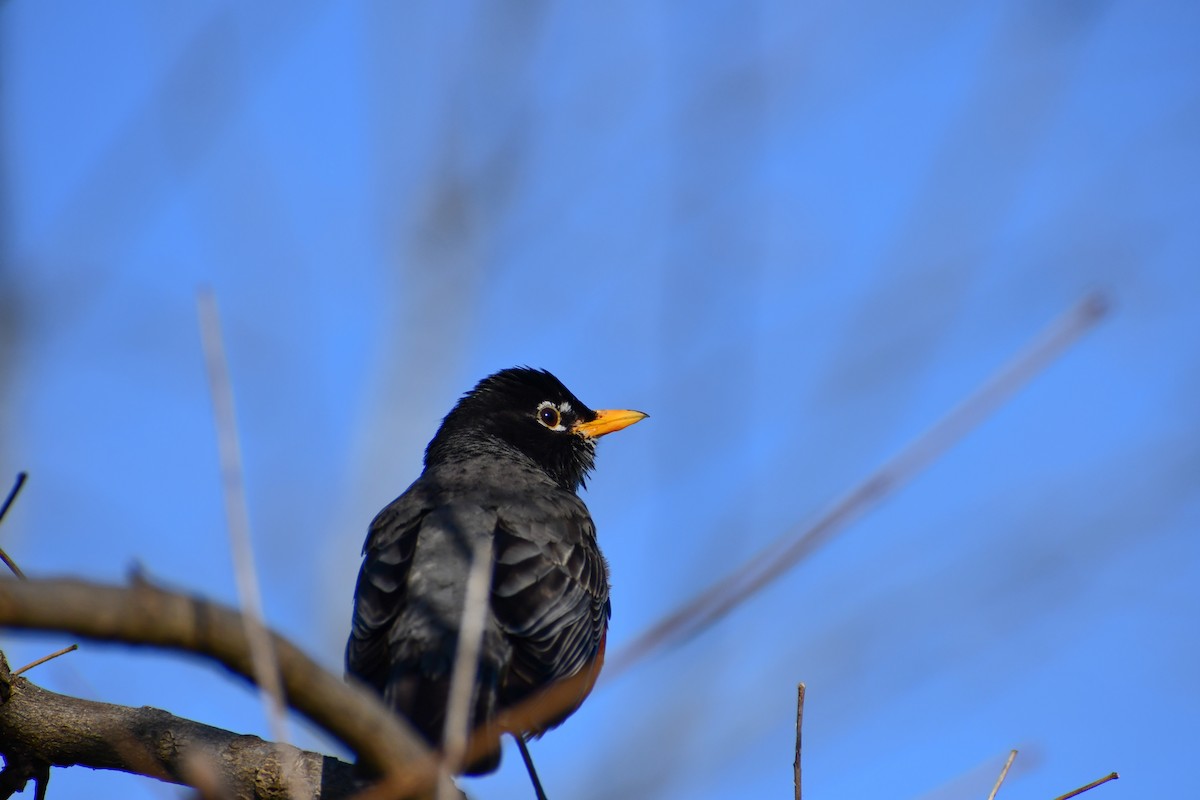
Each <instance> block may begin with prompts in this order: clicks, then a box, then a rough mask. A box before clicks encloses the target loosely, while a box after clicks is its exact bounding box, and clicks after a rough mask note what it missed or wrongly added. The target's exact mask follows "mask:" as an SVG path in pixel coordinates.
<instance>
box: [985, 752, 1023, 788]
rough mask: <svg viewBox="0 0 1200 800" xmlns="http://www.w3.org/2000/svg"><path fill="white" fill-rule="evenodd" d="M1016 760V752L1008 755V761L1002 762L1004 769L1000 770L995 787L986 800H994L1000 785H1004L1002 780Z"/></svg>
mask: <svg viewBox="0 0 1200 800" xmlns="http://www.w3.org/2000/svg"><path fill="white" fill-rule="evenodd" d="M1016 758H1017V751H1016V750H1013V751H1012V752H1011V753H1009V754H1008V760H1007V761H1005V762H1004V769H1002V770H1000V777H999V778H996V785H995V786H993V787H992V793H991V794H989V795H988V796H987V800H996V793H997V792H999V791H1000V784H1002V783H1004V779H1005V778H1007V777H1008V768H1009V767H1011V766H1012V764H1013V761H1015V760H1016Z"/></svg>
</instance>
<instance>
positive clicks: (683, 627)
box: [604, 294, 1108, 680]
mask: <svg viewBox="0 0 1200 800" xmlns="http://www.w3.org/2000/svg"><path fill="white" fill-rule="evenodd" d="M1107 308H1108V303H1107V301H1106V300H1105V298H1104V297H1103V296H1102V295H1100V294H1090V295H1088V296H1086V297H1085V298H1084V299H1083V300H1081V301H1080V302H1079V303H1078V304H1076V305H1075V306H1074V307H1073V308H1071V309H1070V310H1069V311H1067V312H1066V313H1065V314H1063V315H1062V316H1061V317H1059V318H1058V319H1057V320H1055V321H1054V323H1052V324H1051V325H1050V326H1049V327H1048V328H1047V329H1046V330H1045V331H1043V332H1042V333H1041V335H1039V336H1038V337H1037V338H1036V339H1035V340H1034V341H1033V342H1032V343H1031V344H1030V345H1028V346H1027V347H1026V348H1025V349H1024V350H1022V351H1021V352H1020V353H1019V354H1018V355H1017V356H1016V357H1015V358H1014V359H1013V360H1012V361H1010V362H1009V363H1008V364H1007V365H1005V366H1004V367H1002V368H1001V369H1000V370H999V371H997V372H996V373H994V374H993V375H992V377H991V378H990V379H989V380H988V381H987V382H986V383H984V384H983V386H981V387H980V388H979V389H978V390H976V392H975V393H974V394H972V395H970V396H969V397H968V398H967V399H966V400H965V401H964V402H963V403H962V404H961V405H959V406H957V407H956V408H954V409H953V410H951V411H950V412H949V413H948V414H947V415H946V416H944V417H942V418H941V419H940V420H939V421H938V422H937V423H936V424H935V425H934V426H933V427H932V428H930V429H929V430H927V431H926V432H925V433H924V434H923V435H921V436H919V437H917V439H916V440H914V441H913V442H912V443H911V444H909V445H908V447H906V448H905V449H903V450H902V451H900V453H899V454H898V455H896V456H895V457H894V458H892V459H891V460H890V461H888V462H887V463H885V464H884V465H883V466H882V467H881V468H880V469H878V470H877V471H876V472H875V473H874V474H872V475H871V476H870V477H868V478H867V479H866V480H865V481H863V482H862V483H861V484H859V485H858V486H857V487H856V488H855V489H854V490H852V491H851V492H850V493H849V494H847V495H845V496H844V497H842V498H841V499H840V500H838V501H837V502H836V503H834V504H833V505H832V506H831V507H830V508H828V509H827V510H826V511H825V512H824V513H823V514H822V515H821V516H819V517H818V518H817V519H816V521H815V522H813V523H811V524H809V525H807V526H798V527H796V528H793V529H792V530H789V531H787V532H786V533H785V534H784V535H783V536H781V537H780V538H779V539H777V540H776V541H775V542H773V543H772V544H770V545H768V546H767V547H766V548H764V549H763V550H762V551H760V552H759V553H758V555H756V556H754V557H753V558H751V559H750V560H749V561H748V562H747V563H746V564H745V565H744V566H742V567H741V568H740V569H738V570H736V571H735V572H733V573H732V574H730V575H728V576H726V577H725V578H722V579H721V580H719V581H717V582H716V583H715V584H713V585H712V586H710V587H708V588H707V589H705V590H704V591H702V592H700V593H699V594H697V595H696V597H695V598H693V599H692V600H691V601H689V602H688V603H686V604H684V605H683V606H682V607H680V608H679V609H678V610H677V611H675V612H674V613H672V614H670V615H669V616H667V617H666V618H664V619H663V620H662V621H660V622H658V623H657V624H655V625H653V626H652V627H651V628H650V629H649V630H647V631H645V632H644V633H642V634H641V635H640V636H638V637H637V638H636V639H634V641H633V642H631V643H630V644H629V645H627V646H626V647H625V648H624V649H623V650H622V651H621V652H620V653H619V654H618V655H617V656H616V657H615V658H613V659H611V660H610V661H609V664H608V668H607V670H606V671H605V675H604V679H605V680H612V679H614V678H616V677H617V676H618V675H620V674H622V673H623V672H624V671H625V670H627V669H629V667H631V666H632V665H633V664H635V663H636V662H638V661H641V660H642V659H644V658H646V657H647V656H649V655H650V654H652V653H654V652H657V651H659V650H662V649H665V648H666V647H668V646H672V645H676V644H679V643H681V642H683V641H686V640H688V639H690V638H691V637H693V636H695V635H696V634H698V633H700V632H701V631H703V630H705V629H707V628H708V627H710V626H711V625H713V624H714V623H715V622H717V621H718V620H720V619H721V618H722V617H724V616H725V615H726V614H728V613H729V612H730V611H731V610H733V609H734V608H736V607H737V606H738V605H739V604H740V603H742V602H743V601H745V600H746V599H747V598H749V597H751V596H752V595H754V594H755V593H756V592H758V591H759V590H761V589H762V588H763V587H765V586H767V585H768V584H770V583H771V582H772V581H774V580H775V579H777V578H779V577H780V576H781V575H783V574H785V573H786V572H788V571H789V570H790V569H792V567H794V566H795V565H796V564H797V563H798V562H799V561H800V560H801V559H803V558H804V557H806V556H807V555H809V554H810V553H812V552H813V551H814V550H815V549H816V548H817V547H818V546H820V545H822V544H824V543H825V542H827V541H829V540H830V539H831V538H832V537H833V535H834V534H835V533H837V532H838V531H839V530H841V529H842V528H843V527H844V526H845V525H846V523H848V522H849V521H850V520H852V519H854V518H856V517H858V516H859V515H861V514H863V513H865V512H866V511H867V510H868V509H869V508H872V507H873V506H875V505H878V504H879V502H880V501H882V500H883V499H884V498H885V497H887V496H888V495H889V494H891V493H892V492H894V491H895V490H896V489H897V488H898V487H900V486H901V485H902V484H904V483H905V482H907V481H909V480H911V479H912V478H913V477H914V476H915V475H916V474H917V473H919V472H920V471H921V470H923V469H924V468H925V467H927V466H929V464H930V463H932V462H933V461H934V460H935V459H936V458H937V457H938V456H940V455H941V454H942V453H944V452H945V451H946V450H947V449H949V447H950V446H951V445H953V444H955V443H956V442H957V441H958V440H959V439H961V438H962V437H963V436H964V435H966V434H967V433H968V432H970V431H971V430H972V429H974V428H975V427H976V426H978V425H979V424H980V423H981V422H982V421H983V420H984V419H985V418H986V417H987V416H988V415H989V414H991V413H992V412H993V411H995V410H996V409H997V408H998V407H1000V405H1001V404H1002V403H1003V402H1004V401H1005V400H1007V399H1008V398H1009V397H1010V396H1011V395H1012V394H1013V393H1014V392H1016V391H1017V390H1018V389H1020V388H1021V387H1022V386H1024V385H1025V384H1026V383H1028V382H1029V381H1030V380H1031V379H1032V378H1033V377H1034V376H1035V375H1037V374H1038V373H1039V372H1040V371H1041V370H1042V369H1044V368H1045V367H1046V366H1047V365H1049V364H1050V363H1051V362H1052V361H1053V360H1054V359H1055V358H1056V357H1057V356H1058V355H1059V354H1061V353H1062V352H1063V351H1064V350H1066V349H1067V347H1069V346H1070V345H1071V344H1072V343H1074V342H1075V341H1076V340H1077V339H1078V338H1079V337H1080V336H1081V335H1083V334H1084V333H1085V332H1086V331H1088V330H1089V329H1090V328H1091V327H1092V326H1093V325H1095V323H1096V322H1097V321H1099V320H1100V319H1101V318H1102V317H1103V316H1104V314H1105V313H1106V312H1107Z"/></svg>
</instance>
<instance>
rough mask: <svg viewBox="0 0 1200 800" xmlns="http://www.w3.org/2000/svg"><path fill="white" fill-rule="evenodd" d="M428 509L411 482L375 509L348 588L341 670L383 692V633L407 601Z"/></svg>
mask: <svg viewBox="0 0 1200 800" xmlns="http://www.w3.org/2000/svg"><path fill="white" fill-rule="evenodd" d="M432 509H433V504H432V503H430V502H428V500H427V498H426V497H425V494H424V493H423V492H421V491H420V488H419V487H418V486H417V485H416V484H414V485H413V487H412V488H410V489H409V491H407V492H405V493H404V494H403V495H401V496H400V497H399V498H397V499H396V500H395V501H393V502H392V503H391V505H389V506H387V507H386V508H385V509H383V510H382V511H380V512H379V513H378V514H377V515H376V516H375V519H374V520H372V522H371V527H370V529H369V530H368V532H367V540H366V543H365V544H364V545H363V555H364V558H363V563H362V568H361V569H360V570H359V573H358V584H357V586H356V587H355V589H354V620H353V623H352V627H351V630H350V640H349V642H347V644H346V672H347V674H349V675H353V676H354V677H356V678H358V679H359V680H361V681H363V682H365V683H367V684H369V685H371V686H372V687H374V688H375V690H376V691H378V692H379V693H380V694H383V692H384V688H385V687H386V685H387V681H388V675H389V674H390V672H391V669H392V664H391V655H390V653H389V652H388V639H389V632H390V629H391V628H392V626H393V624H395V622H396V618H397V617H399V615H400V612H401V611H402V610H403V609H404V607H405V605H406V604H407V602H408V574H409V570H410V568H411V567H412V561H413V553H414V551H415V550H416V546H417V538H418V534H419V532H420V529H421V521H422V520H423V519H424V518H425V515H426V514H428V513H429V512H430V511H431V510H432Z"/></svg>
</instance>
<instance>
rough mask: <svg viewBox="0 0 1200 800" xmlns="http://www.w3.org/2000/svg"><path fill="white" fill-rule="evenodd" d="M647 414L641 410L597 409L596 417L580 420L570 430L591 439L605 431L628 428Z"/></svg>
mask: <svg viewBox="0 0 1200 800" xmlns="http://www.w3.org/2000/svg"><path fill="white" fill-rule="evenodd" d="M648 416H650V415H649V414H643V413H642V412H641V411H630V410H627V409H607V410H604V411H597V412H596V418H595V419H594V420H592V421H591V422H580V423H577V424H576V425H575V427H573V428H572V429H571V430H572V431H574V432H575V433H582V434H583V435H584V436H590V437H592V438H593V439H594V438H596V437H599V436H603V435H604V434H606V433H612V432H613V431H619V430H621V428H628V427H629V426H630V425H632V424H633V423H635V422H639V421H641V420H643V419H645V418H646V417H648Z"/></svg>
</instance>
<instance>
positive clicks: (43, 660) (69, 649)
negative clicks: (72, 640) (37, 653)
mask: <svg viewBox="0 0 1200 800" xmlns="http://www.w3.org/2000/svg"><path fill="white" fill-rule="evenodd" d="M78 649H79V645H77V644H69V645H67V646H66V647H64V648H63V649H62V650H55V651H54V652H53V653H51V654H50V655H48V656H42V657H41V658H39V659H38V660H37V661H30V662H29V663H28V664H26V665H25V666H23V667H21V668H20V669H15V670H13V675H21V674H23V673H26V672H28V671H29V670H31V669H33V668H34V667H40V666H41V665H42V664H45V663H46V662H47V661H49V660H51V659H53V658H58V657H59V656H65V655H66V654H67V653H72V652H74V651H76V650H78Z"/></svg>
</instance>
